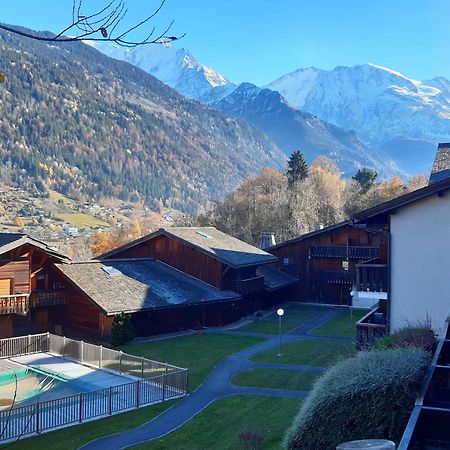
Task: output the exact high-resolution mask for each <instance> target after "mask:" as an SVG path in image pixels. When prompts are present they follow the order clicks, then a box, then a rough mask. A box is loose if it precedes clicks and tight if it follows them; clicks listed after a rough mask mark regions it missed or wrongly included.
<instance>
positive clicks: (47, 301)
mask: <svg viewBox="0 0 450 450" xmlns="http://www.w3.org/2000/svg"><path fill="white" fill-rule="evenodd" d="M65 303H66V290H65V289H49V290H45V291H34V292H32V294H31V295H30V307H31V308H37V307H39V306H57V305H64V304H65Z"/></svg>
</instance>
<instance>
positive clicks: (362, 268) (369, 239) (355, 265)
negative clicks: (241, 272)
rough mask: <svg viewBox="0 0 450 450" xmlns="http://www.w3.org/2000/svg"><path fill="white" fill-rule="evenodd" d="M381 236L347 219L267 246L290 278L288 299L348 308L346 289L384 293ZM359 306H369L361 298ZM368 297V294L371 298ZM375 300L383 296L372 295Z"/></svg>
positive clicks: (384, 241)
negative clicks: (292, 281)
mask: <svg viewBox="0 0 450 450" xmlns="http://www.w3.org/2000/svg"><path fill="white" fill-rule="evenodd" d="M387 240H388V238H387V236H386V234H385V233H384V232H383V231H381V230H379V229H372V228H370V227H366V226H365V225H355V224H354V223H353V221H351V220H347V221H345V222H341V223H338V224H336V225H332V226H329V227H326V228H323V229H320V230H317V231H313V232H311V233H307V234H304V235H302V236H299V237H297V238H294V239H291V240H288V241H285V242H282V243H280V244H278V245H275V246H272V247H269V248H268V249H267V251H269V252H270V253H272V254H273V255H275V256H276V257H277V258H278V263H277V267H278V268H279V269H280V270H282V271H284V272H286V273H288V274H290V275H292V276H294V277H296V278H297V279H298V282H297V283H296V284H295V285H294V286H293V287H292V288H291V290H290V293H289V298H290V299H292V300H295V301H302V302H315V303H330V304H335V305H350V304H351V303H352V297H351V295H350V294H351V291H352V290H353V289H356V291H375V292H377V293H380V292H383V293H384V292H385V291H386V289H387V288H386V283H387V280H386V275H387V265H386V263H387ZM363 297H364V295H361V298H360V302H361V306H365V305H364V304H365V303H366V302H367V301H368V302H373V299H372V298H370V296H368V297H369V298H368V299H367V301H365V300H364V298H363ZM372 297H373V296H372ZM375 297H377V299H379V298H383V297H384V294H383V295H381V296H380V294H377V295H376V296H375Z"/></svg>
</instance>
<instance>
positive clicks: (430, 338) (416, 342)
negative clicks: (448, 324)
mask: <svg viewBox="0 0 450 450" xmlns="http://www.w3.org/2000/svg"><path fill="white" fill-rule="evenodd" d="M435 343H436V337H435V335H434V333H433V330H432V329H431V328H430V327H429V326H427V325H419V326H414V327H406V328H403V329H402V330H399V331H397V333H394V334H391V335H389V336H385V337H383V338H381V339H379V340H378V341H377V342H376V343H375V345H374V347H373V348H374V350H387V349H391V348H407V347H418V348H422V349H424V350H426V351H427V352H430V353H432V352H433V351H434V346H435Z"/></svg>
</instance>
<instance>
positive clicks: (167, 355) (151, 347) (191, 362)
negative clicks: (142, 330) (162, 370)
mask: <svg viewBox="0 0 450 450" xmlns="http://www.w3.org/2000/svg"><path fill="white" fill-rule="evenodd" d="M262 341H264V339H263V338H257V337H253V336H228V335H223V334H209V333H206V334H203V335H196V334H193V335H189V336H180V337H175V338H171V339H163V340H159V341H152V342H146V343H142V344H129V345H125V346H123V347H122V348H121V349H122V350H123V351H124V352H126V353H131V354H132V355H138V356H145V357H146V358H149V359H154V360H156V361H164V362H168V363H170V364H174V365H176V366H179V367H187V368H188V369H189V390H190V391H193V390H194V389H195V388H197V387H198V386H199V385H200V384H201V383H202V382H203V380H204V379H205V378H206V376H207V375H208V374H209V372H211V370H212V369H213V368H214V367H215V366H216V365H217V364H218V363H219V362H220V361H221V360H222V359H224V358H225V357H226V356H228V355H230V354H231V353H235V352H238V351H239V350H242V349H244V348H246V347H250V346H251V345H255V344H258V343H259V342H262Z"/></svg>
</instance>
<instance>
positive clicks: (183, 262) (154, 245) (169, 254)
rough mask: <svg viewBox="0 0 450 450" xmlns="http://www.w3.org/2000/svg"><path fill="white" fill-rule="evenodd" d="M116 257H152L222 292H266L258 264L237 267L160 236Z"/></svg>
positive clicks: (249, 293)
mask: <svg viewBox="0 0 450 450" xmlns="http://www.w3.org/2000/svg"><path fill="white" fill-rule="evenodd" d="M113 257H114V258H146V257H152V258H155V259H157V260H159V261H162V262H164V263H166V264H168V265H169V266H172V267H175V268H176V269H178V270H181V271H182V272H184V273H187V274H189V275H191V276H193V277H195V278H198V279H199V280H202V281H204V282H206V283H208V284H210V285H212V286H215V287H217V288H218V289H221V290H231V291H235V292H237V293H239V294H242V295H251V294H254V293H257V292H262V291H263V290H264V278H263V277H258V276H257V275H256V269H257V267H258V266H257V265H252V266H245V267H239V268H234V267H231V266H229V265H227V264H225V263H223V262H221V261H218V260H217V259H215V258H213V257H212V256H211V255H208V254H206V253H204V252H202V251H200V250H198V249H196V248H195V247H191V246H189V245H188V244H186V243H184V242H182V241H179V240H177V239H175V238H172V237H169V236H165V235H159V236H155V237H152V238H151V239H148V240H145V241H143V242H141V243H139V244H137V245H135V246H132V247H130V248H126V249H124V250H122V251H120V252H117V253H115V254H114V256H113Z"/></svg>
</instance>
